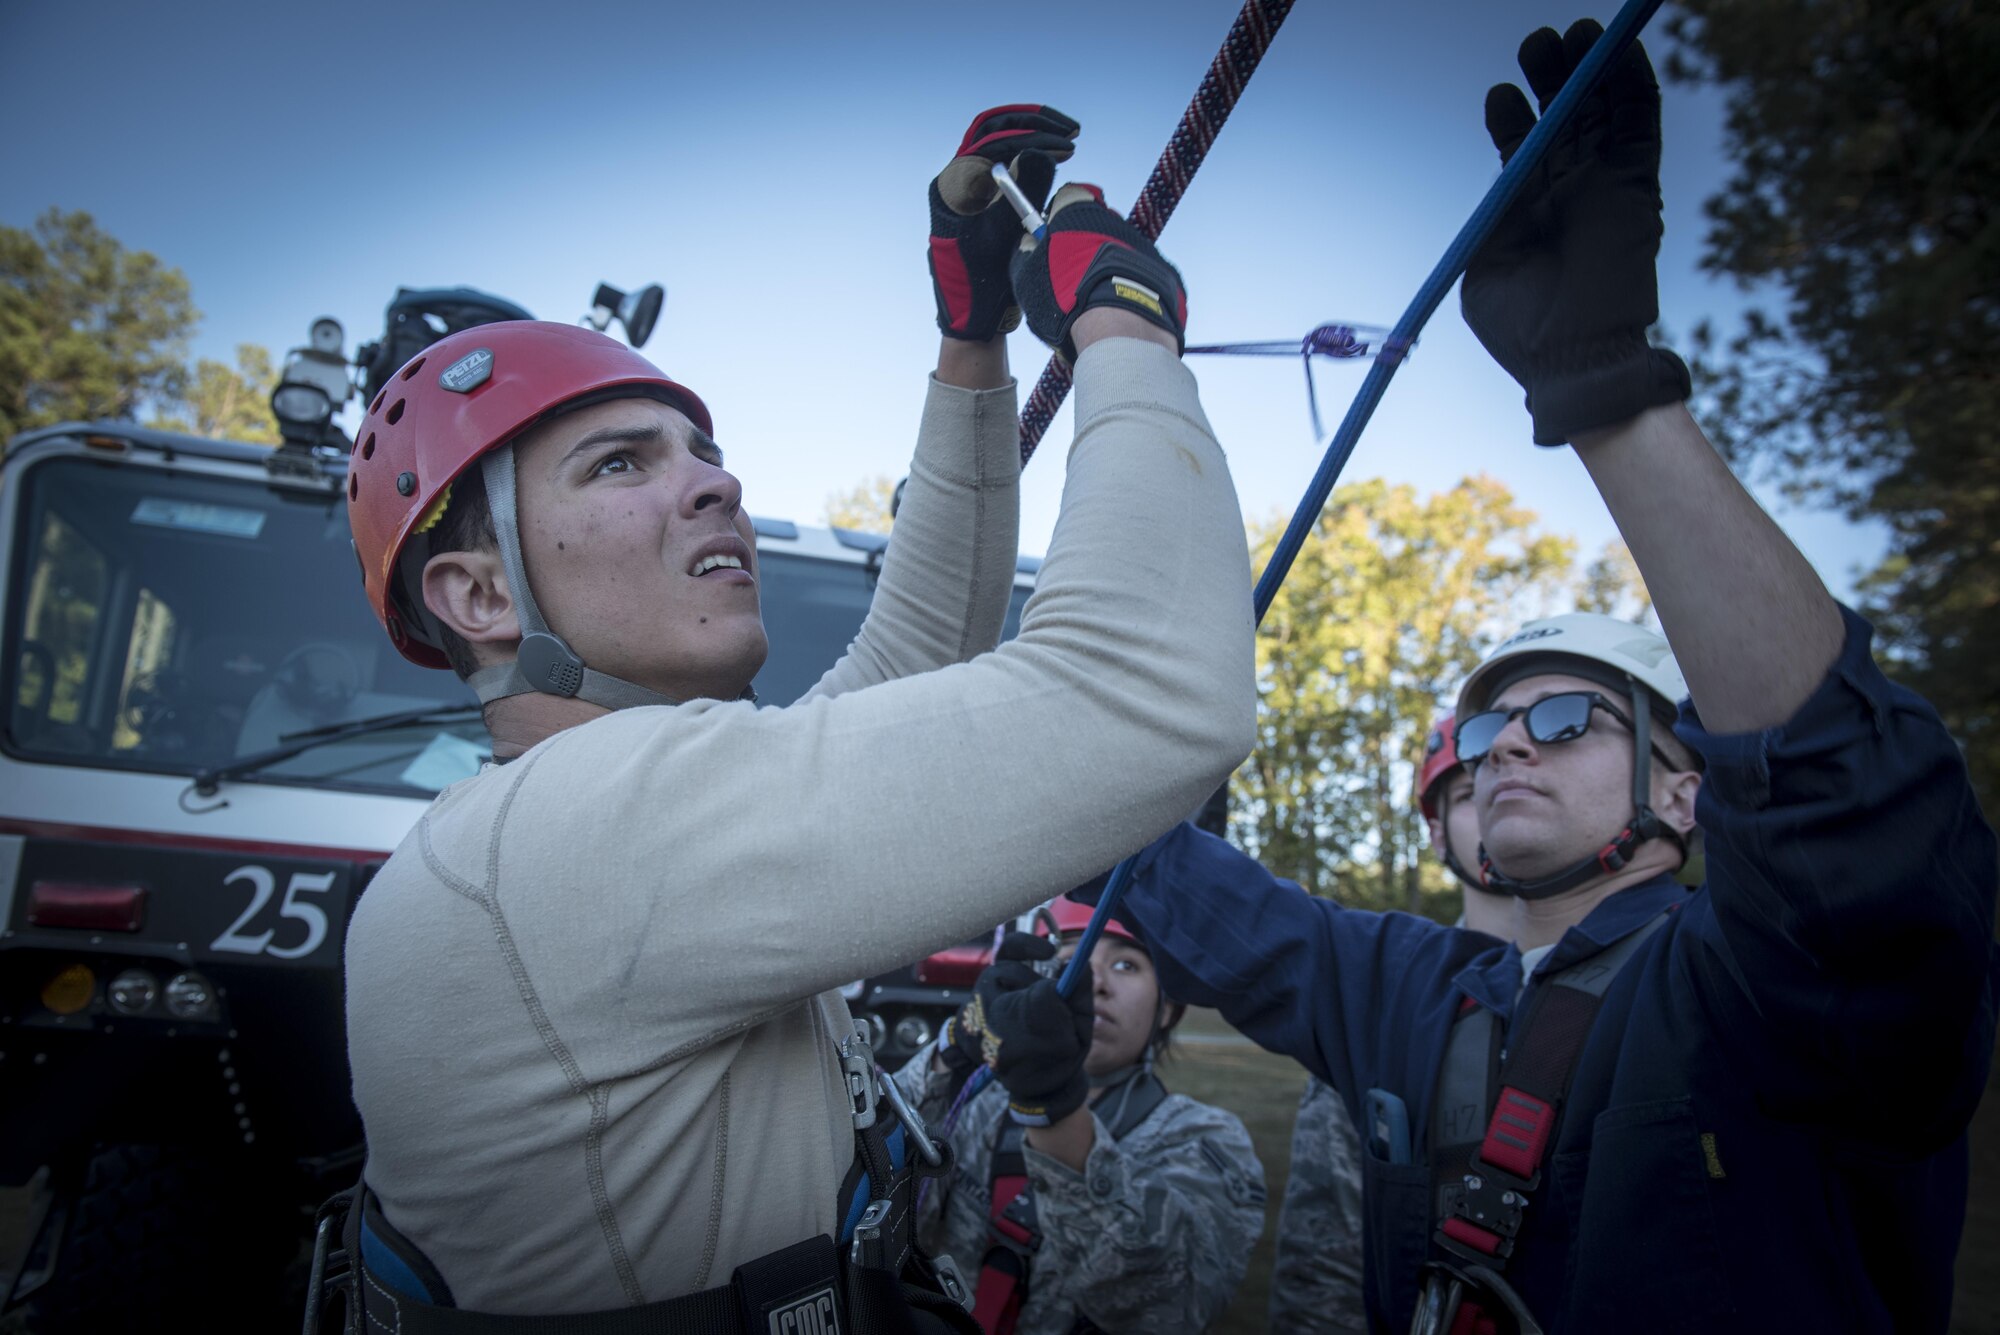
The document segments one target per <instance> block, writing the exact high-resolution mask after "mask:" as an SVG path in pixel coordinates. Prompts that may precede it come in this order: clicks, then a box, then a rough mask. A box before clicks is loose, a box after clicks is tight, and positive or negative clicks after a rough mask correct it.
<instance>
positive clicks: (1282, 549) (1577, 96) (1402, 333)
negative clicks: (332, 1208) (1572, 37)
mask: <svg viewBox="0 0 2000 1335" xmlns="http://www.w3.org/2000/svg"><path fill="white" fill-rule="evenodd" d="M1660 4H1661V0H1626V4H1625V7H1624V8H1623V9H1621V10H1619V11H1618V15H1617V17H1616V18H1614V19H1612V20H1611V23H1610V25H1609V26H1607V27H1606V28H1605V30H1604V35H1603V36H1602V37H1600V38H1598V39H1597V42H1596V44H1595V45H1594V46H1592V47H1591V48H1590V52H1589V54H1587V55H1585V56H1584V58H1583V61H1582V63H1580V64H1579V65H1578V66H1577V67H1576V71H1575V72H1574V73H1573V74H1571V75H1570V77H1569V81H1568V82H1567V83H1565V84H1564V85H1563V88H1562V91H1561V92H1559V93H1557V94H1556V98H1555V101H1553V102H1551V103H1549V109H1548V110H1547V111H1545V112H1543V113H1542V118H1541V120H1540V121H1538V122H1537V123H1536V125H1535V128H1534V129H1532V130H1530V131H1529V132H1528V137H1527V138H1526V139H1524V140H1522V141H1521V147H1520V149H1519V150H1518V151H1516V152H1515V154H1514V160H1513V161H1512V162H1509V163H1508V164H1507V165H1506V167H1504V168H1503V169H1501V172H1500V177H1499V179H1498V180H1496V181H1494V182H1493V186H1492V188H1491V189H1489V190H1488V191H1487V192H1486V197H1485V198H1484V199H1482V200H1480V201H1479V207H1477V208H1475V209H1474V210H1473V211H1472V216H1471V217H1470V218H1467V219H1466V220H1465V226H1463V227H1461V228H1459V229H1458V235H1457V236H1455V237H1453V238H1452V242H1451V245H1450V246H1448V247H1447V248H1446V249H1445V252H1444V257H1443V258H1442V259H1440V260H1439V261H1438V262H1437V267H1436V268H1434V269H1432V270H1431V273H1430V277H1428V278H1426V279H1425V280H1424V285H1423V286H1422V287H1421V288H1419V289H1417V295H1416V298H1415V299H1414V300H1412V301H1411V302H1410V306H1409V309H1408V310H1406V311H1404V312H1403V318H1402V319H1400V320H1398V321H1397V322H1396V327H1395V328H1394V329H1393V330H1391V331H1390V333H1389V337H1388V338H1387V339H1386V340H1385V341H1384V346H1383V348H1382V352H1381V355H1380V356H1378V357H1377V358H1376V359H1375V361H1374V364H1373V365H1371V366H1370V367H1369V368H1368V375H1367V378H1366V379H1364V380H1363V381H1362V382H1361V389H1360V390H1359V392H1357V393H1356V394H1355V396H1354V403H1353V405H1352V406H1350V407H1349V408H1348V410H1347V416H1346V417H1345V418H1343V419H1342V420H1341V423H1340V427H1339V429H1338V430H1336V431H1335V432H1334V433H1333V439H1332V441H1331V442H1330V443H1329V444H1328V445H1327V447H1326V455H1325V457H1324V458H1322V459H1321V460H1320V465H1319V471H1318V472H1316V473H1314V474H1313V480H1312V485H1311V486H1309V487H1307V488H1306V494H1305V498H1304V499H1303V500H1301V501H1300V502H1299V508H1298V509H1297V510H1295V511H1293V513H1292V522H1291V523H1290V524H1289V525H1287V526H1286V528H1285V533H1284V536H1283V537H1281V538H1280V539H1279V540H1278V546H1277V548H1276V550H1275V551H1273V552H1272V553H1271V560H1270V563H1269V564H1268V565H1266V566H1265V567H1264V573H1263V574H1262V575H1261V576H1259V577H1258V580H1257V590H1256V594H1255V596H1254V597H1253V599H1252V602H1253V604H1254V606H1255V608H1256V614H1257V623H1258V624H1259V625H1262V624H1263V622H1264V614H1265V613H1266V612H1268V611H1269V610H1270V609H1271V603H1272V601H1273V600H1274V599H1276V597H1277V596H1278V587H1279V586H1280V585H1281V584H1283V583H1284V582H1285V576H1286V575H1288V574H1289V573H1291V569H1292V562H1293V561H1295V560H1297V559H1298V555H1299V549H1300V548H1302V547H1303V546H1305V541H1306V538H1307V537H1308V536H1309V535H1310V534H1311V533H1312V529H1313V525H1314V524H1316V523H1317V522H1318V521H1319V515H1320V511H1321V510H1323V509H1325V508H1326V500H1327V497H1328V496H1330V495H1332V494H1333V484H1334V482H1335V481H1336V480H1338V478H1339V477H1340V472H1341V470H1342V469H1343V468H1345V467H1346V466H1347V461H1348V459H1349V457H1350V456H1352V455H1353V453H1354V446H1355V444H1356V443H1357V442H1358V441H1359V440H1360V439H1361V432H1362V429H1363V428H1364V427H1366V426H1367V425H1368V419H1369V418H1370V417H1372V416H1374V414H1375V407H1376V405H1377V404H1379V403H1380V402H1381V401H1382V394H1383V391H1385V390H1387V389H1388V388H1389V381H1390V380H1391V379H1392V378H1393V377H1394V376H1395V374H1396V368H1397V367H1398V366H1400V365H1401V364H1402V360H1403V357H1404V355H1405V354H1406V353H1407V352H1408V351H1409V350H1410V348H1411V346H1412V345H1413V344H1415V343H1416V341H1417V335H1418V334H1419V333H1420V332H1422V330H1423V327H1424V325H1425V323H1426V322H1428V321H1429V319H1430V318H1431V315H1432V314H1433V313H1434V312H1435V311H1436V310H1437V308H1438V306H1439V304H1440V303H1442V302H1443V301H1444V299H1445V296H1446V295H1447V294H1448V293H1450V291H1451V286H1452V284H1453V283H1456V282H1457V281H1458V279H1459V276H1460V275H1462V274H1463V273H1464V272H1465V266H1466V265H1467V264H1468V263H1470V262H1471V260H1472V256H1473V254H1474V253H1475V252H1476V251H1478V249H1479V247H1480V246H1481V245H1482V244H1483V243H1484V242H1485V240H1486V238H1487V237H1488V236H1489V235H1491V234H1492V232H1493V229H1494V227H1495V226H1496V225H1497V224H1498V223H1499V221H1500V218H1501V215H1502V214H1504V213H1505V212H1506V211H1507V208H1508V206H1509V205H1511V204H1512V203H1513V202H1514V198H1515V196H1517V195H1519V194H1520V193H1521V187H1522V186H1523V185H1525V184H1526V183H1527V179H1528V175H1529V173H1530V172H1533V171H1534V170H1535V168H1537V167H1538V166H1540V165H1541V161H1542V158H1543V157H1544V156H1546V155H1547V153H1548V151H1549V142H1550V141H1551V140H1552V139H1554V138H1555V136H1556V135H1558V134H1560V133H1562V131H1563V129H1564V127H1566V126H1567V125H1568V124H1569V122H1570V119H1571V117H1573V116H1574V115H1575V114H1576V110H1577V107H1578V106H1579V105H1580V104H1581V103H1582V101H1583V99H1584V98H1585V97H1587V96H1589V94H1590V91H1591V90H1592V89H1593V88H1595V87H1596V86H1597V84H1598V82H1599V81H1600V80H1602V79H1603V77H1604V75H1605V73H1606V71H1608V70H1609V69H1610V68H1611V62H1612V61H1614V60H1616V59H1617V58H1618V57H1619V56H1621V55H1623V54H1624V52H1625V48H1626V47H1628V46H1630V45H1631V44H1632V43H1633V42H1634V41H1636V40H1638V37H1639V31H1640V29H1642V28H1644V27H1645V26H1646V23H1647V21H1648V20H1649V19H1651V18H1652V17H1653V14H1654V12H1655V11H1656V10H1658V9H1659V7H1660ZM1132 861H1133V860H1132V859H1131V858H1127V859H1125V860H1124V861H1123V862H1121V863H1119V864H1118V865H1117V866H1116V867H1114V868H1113V869H1112V872H1111V879H1110V880H1109V881H1107V882H1106V883H1105V886H1104V893H1103V894H1102V895H1101V896H1099V898H1098V901H1097V911H1096V912H1094V913H1092V914H1091V915H1090V925H1089V926H1088V927H1086V928H1084V929H1083V936H1082V937H1081V938H1080V939H1079V940H1078V941H1077V943H1076V954H1075V955H1073V956H1072V957H1071V958H1070V961H1069V965H1068V966H1067V967H1066V968H1065V969H1064V970H1063V973H1062V978H1061V979H1060V980H1059V981H1058V982H1057V984H1056V986H1057V987H1058V988H1059V989H1060V990H1061V992H1062V994H1063V995H1064V996H1069V995H1070V994H1071V993H1072V992H1074V991H1075V990H1076V984H1077V979H1078V978H1079V976H1081V974H1082V972H1083V967H1084V961H1087V960H1089V958H1090V953H1091V951H1092V950H1094V949H1095V948H1096V946H1097V938H1098V937H1100V936H1102V935H1104V924H1105V923H1106V922H1107V921H1109V920H1110V917H1111V915H1112V913H1114V912H1115V911H1116V910H1117V908H1118V900H1119V899H1120V897H1121V896H1123V895H1124V893H1125V886H1126V884H1127V883H1128V882H1129V881H1130V880H1131V879H1132ZM991 1075H992V1071H991V1069H990V1068H987V1067H981V1068H980V1069H979V1070H977V1071H974V1072H973V1073H972V1079H973V1081H975V1082H977V1083H978V1085H982V1086H983V1085H984V1083H985V1081H986V1079H987V1078H990V1077H991ZM971 1092H972V1091H967V1093H968V1094H969V1093H971Z"/></svg>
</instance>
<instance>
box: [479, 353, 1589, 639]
mask: <svg viewBox="0 0 2000 1335" xmlns="http://www.w3.org/2000/svg"><path fill="white" fill-rule="evenodd" d="M447 374H449V373H447ZM1560 634H1562V627H1560V626H1538V627H1530V628H1529V629H1527V630H1524V631H1522V632H1520V633H1519V634H1518V635H1510V636H1508V637H1507V638H1506V639H1504V640H1502V641H1501V642H1500V648H1501V649H1511V648H1513V647H1514V646H1515V645H1517V644H1526V643H1527V642H1528V641H1529V640H1546V639H1548V638H1549V636H1551V635H1560ZM1494 652H1496V653H1497V652H1499V650H1495V651H1494Z"/></svg>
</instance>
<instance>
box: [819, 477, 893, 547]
mask: <svg viewBox="0 0 2000 1335" xmlns="http://www.w3.org/2000/svg"><path fill="white" fill-rule="evenodd" d="M895 495H896V483H895V480H894V479H893V478H888V477H884V476H881V475H880V474H877V475H876V476H874V477H870V478H863V479H862V480H861V481H860V482H857V483H855V484H854V485H853V486H852V487H849V488H848V489H847V490H846V491H837V492H835V493H833V495H831V496H829V497H827V498H826V522H827V523H828V524H830V525H832V526H833V527H834V528H851V529H856V530H858V531H860V532H862V533H887V532H888V531H889V525H890V523H891V522H893V521H892V520H891V517H890V514H889V504H890V502H891V501H892V500H894V499H895Z"/></svg>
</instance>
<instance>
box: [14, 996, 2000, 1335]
mask: <svg viewBox="0 0 2000 1335" xmlns="http://www.w3.org/2000/svg"><path fill="white" fill-rule="evenodd" d="M1184 1032H1185V1034H1186V1035H1187V1037H1188V1039H1189V1040H1190V1041H1188V1042H1184V1043H1182V1044H1180V1045H1179V1048H1178V1050H1177V1052H1176V1053H1175V1055H1174V1057H1173V1058H1172V1060H1171V1062H1170V1063H1169V1064H1168V1065H1167V1066H1166V1067H1165V1068H1163V1070H1162V1072H1161V1074H1162V1076H1163V1077H1164V1078H1165V1079H1166V1082H1167V1084H1168V1086H1169V1087H1170V1088H1172V1089H1174V1090H1177V1091H1179V1092H1180V1093H1183V1094H1187V1095H1188V1096H1190V1097H1192V1098H1197V1099H1200V1100H1202V1101H1203V1102H1204V1103H1213V1104H1216V1105H1218V1106H1220V1107H1224V1108H1227V1109H1229V1110H1230V1111H1231V1112H1234V1113H1235V1114H1236V1115H1237V1116H1238V1117H1240V1118H1242V1119H1243V1124H1244V1125H1245V1126H1246V1127H1248V1128H1249V1131H1250V1135H1251V1138H1252V1139H1253V1140H1254V1141H1255V1142H1256V1144H1257V1153H1258V1156H1259V1157H1260V1158H1262V1159H1263V1161H1264V1177H1265V1181H1266V1183H1267V1184H1268V1185H1269V1188H1270V1193H1269V1204H1268V1206H1267V1208H1266V1213H1265V1228H1264V1236H1263V1238H1262V1239H1260V1240H1259V1242H1258V1243H1257V1250H1256V1251H1255V1252H1254V1253H1252V1254H1251V1258H1250V1271H1249V1274H1248V1276H1247V1277H1246V1278H1245V1279H1244V1282H1243V1288H1242V1290H1241V1292H1239V1293H1238V1294H1237V1296H1236V1301H1235V1302H1234V1303H1233V1304H1231V1306H1230V1308H1229V1310H1228V1311H1227V1312H1225V1313H1224V1314H1223V1316H1222V1319H1221V1320H1220V1321H1218V1322H1217V1323H1216V1324H1215V1326H1214V1327H1212V1329H1213V1330H1214V1331H1216V1332H1218V1333H1219V1335H1249V1333H1250V1332H1254V1331H1261V1330H1263V1329H1264V1313H1265V1310H1266V1304H1267V1302H1268V1299H1269V1292H1270V1281H1271V1255H1272V1251H1273V1248H1274V1245H1275V1243H1274V1239H1275V1237H1276V1235H1277V1227H1278V1205H1279V1202H1280V1201H1281V1200H1282V1199H1283V1196H1284V1183H1285V1175H1286V1173H1287V1171H1288V1169H1289V1167H1290V1158H1291V1138H1292V1117H1293V1115H1294V1114H1295V1113H1296V1112H1297V1111H1298V1102H1299V1092H1300V1090H1301V1089H1302V1088H1303V1087H1304V1083H1305V1077H1304V1074H1303V1073H1302V1072H1301V1071H1300V1069H1299V1068H1298V1067H1297V1066H1296V1065H1294V1064H1293V1063H1292V1062H1290V1061H1288V1060H1286V1059H1284V1058H1282V1057H1274V1056H1272V1055H1271V1054H1270V1053H1267V1052H1264V1051H1263V1050H1261V1049H1259V1048H1257V1047H1254V1046H1252V1045H1251V1044H1250V1043H1248V1042H1247V1041H1245V1040H1242V1039H1240V1038H1238V1037H1237V1036H1236V1035H1235V1034H1233V1033H1232V1032H1231V1031H1230V1030H1229V1029H1228V1027H1227V1026H1225V1025H1224V1024H1222V1022H1221V1021H1220V1020H1219V1019H1217V1018H1216V1017H1215V1015H1214V1013H1213V1012H1209V1011H1193V1012H1190V1013H1189V1016H1188V1018H1187V1020H1186V1021H1185V1023H1184ZM1996 1075H1997V1076H2000V1063H1996ZM1994 1083H1995V1085H1996V1086H2000V1078H1996V1080H1995V1082H1994ZM1993 1088H1994V1087H1993V1086H1989V1089H1988V1097H1987V1098H1986V1101H1985V1102H1984V1103H1983V1104H1982V1105H1981V1107H1980V1109H1979V1114H1978V1116H1977V1118H1976V1119H1975V1120H1974V1122H1973V1126H1972V1204H1971V1209H1970V1210H1969V1211H1968V1213H1967V1216H1966V1221H1965V1241H1964V1243H1963V1244H1962V1245H1961V1246H1960V1247H1959V1253H1958V1293H1957V1297H1956V1300H1955V1302H1954V1305H1953V1312H1952V1323H1951V1330H1952V1335H2000V1097H1996V1096H1995V1094H1994V1092H1993ZM27 1209H28V1200H27V1193H26V1192H25V1191H0V1266H11V1265H12V1264H13V1262H14V1260H15V1258H16V1257H17V1256H18V1254H19V1251H20V1248H21V1246H22V1244H23V1241H24V1239H23V1238H22V1236H21V1234H22V1229H23V1224H24V1222H25V1220H26V1216H27ZM19 1330H20V1326H19V1325H18V1323H17V1322H12V1321H4V1320H0V1335H13V1333H14V1332H17V1331H19Z"/></svg>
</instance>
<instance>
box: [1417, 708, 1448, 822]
mask: <svg viewBox="0 0 2000 1335" xmlns="http://www.w3.org/2000/svg"><path fill="white" fill-rule="evenodd" d="M1457 721H1458V718H1457V715H1456V714H1454V713H1452V712H1451V711H1449V710H1447V711H1446V712H1445V713H1442V714H1440V715H1438V717H1437V720H1436V722H1434V723H1432V724H1431V730H1430V732H1429V733H1428V734H1426V735H1425V737H1424V763H1423V764H1422V765H1421V766H1419V767H1418V769H1417V805H1418V806H1420V807H1422V808H1423V809H1424V819H1425V820H1435V819H1436V818H1437V814H1438V813H1437V799H1436V798H1435V797H1433V796H1432V794H1433V793H1435V792H1436V791H1437V786H1438V784H1439V783H1441V782H1442V781H1443V780H1444V778H1445V776H1446V775H1448V774H1450V773H1451V772H1452V771H1453V770H1455V769H1457V768H1458V739H1457V738H1455V737H1454V736H1452V727H1453V725H1454V724H1455V723H1457Z"/></svg>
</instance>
